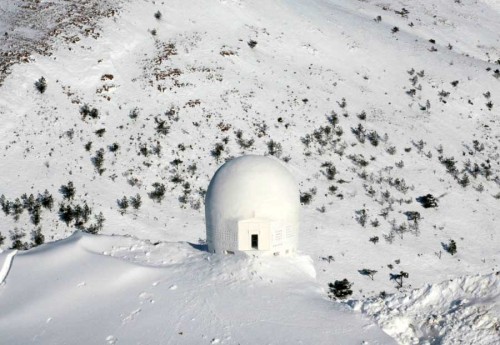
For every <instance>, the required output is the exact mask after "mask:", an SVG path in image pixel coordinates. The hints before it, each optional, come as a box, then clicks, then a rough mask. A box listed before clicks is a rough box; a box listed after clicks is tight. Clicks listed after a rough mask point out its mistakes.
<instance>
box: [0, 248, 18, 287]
mask: <svg viewBox="0 0 500 345" xmlns="http://www.w3.org/2000/svg"><path fill="white" fill-rule="evenodd" d="M16 254H17V250H12V251H10V252H9V253H8V254H7V255H6V256H5V260H4V262H3V265H2V268H1V269H0V284H3V282H4V281H5V279H7V275H8V274H9V271H10V268H11V267H12V261H14V256H15V255H16Z"/></svg>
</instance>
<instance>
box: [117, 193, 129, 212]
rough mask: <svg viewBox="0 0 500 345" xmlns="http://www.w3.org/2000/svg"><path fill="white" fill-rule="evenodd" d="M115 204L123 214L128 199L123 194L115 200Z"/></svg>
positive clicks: (127, 204)
mask: <svg viewBox="0 0 500 345" xmlns="http://www.w3.org/2000/svg"><path fill="white" fill-rule="evenodd" d="M116 204H117V205H118V207H119V208H120V214H121V215H123V214H125V212H126V211H127V208H128V206H129V203H128V199H127V197H126V196H124V197H123V198H121V199H118V200H116Z"/></svg>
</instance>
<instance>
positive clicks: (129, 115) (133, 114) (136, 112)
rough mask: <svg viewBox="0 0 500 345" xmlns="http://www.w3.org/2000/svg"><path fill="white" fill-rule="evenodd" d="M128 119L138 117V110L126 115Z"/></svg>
mask: <svg viewBox="0 0 500 345" xmlns="http://www.w3.org/2000/svg"><path fill="white" fill-rule="evenodd" d="M128 117H130V118H131V119H132V120H135V119H137V117H139V108H134V109H132V110H131V111H130V113H129V114H128Z"/></svg>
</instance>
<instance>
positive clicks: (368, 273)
mask: <svg viewBox="0 0 500 345" xmlns="http://www.w3.org/2000/svg"><path fill="white" fill-rule="evenodd" d="M358 272H359V274H361V275H362V276H368V277H370V278H371V280H373V276H375V273H377V271H375V270H370V269H368V268H363V269H362V270H359V271H358Z"/></svg>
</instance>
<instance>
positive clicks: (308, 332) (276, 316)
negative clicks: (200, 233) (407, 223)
mask: <svg viewBox="0 0 500 345" xmlns="http://www.w3.org/2000/svg"><path fill="white" fill-rule="evenodd" d="M33 267H37V268H38V269H35V270H33ZM34 282H36V283H35V284H33V283H34ZM1 289H2V291H1V300H0V310H1V317H0V334H1V335H2V336H1V338H2V343H5V344H28V343H32V342H34V343H38V344H219V343H220V344H331V341H332V339H338V341H339V342H341V343H342V344H360V343H362V341H368V342H367V343H370V344H391V343H393V340H392V339H391V338H390V337H389V336H388V335H386V334H385V333H383V332H382V331H381V330H380V329H378V328H377V327H376V326H374V325H373V324H371V322H370V321H369V320H367V319H364V318H362V317H361V316H360V314H356V313H353V312H352V311H349V310H348V309H347V308H346V307H342V306H340V305H335V304H332V303H331V302H330V301H329V300H328V299H326V298H325V297H324V295H323V294H322V288H321V287H320V286H319V285H318V284H317V282H316V281H315V280H314V268H313V266H312V263H311V260H310V259H309V258H307V257H305V256H299V257H297V258H295V259H289V258H288V259H276V260H263V259H259V258H249V257H245V256H241V257H240V256H236V257H220V256H219V257H217V256H213V255H210V254H208V253H206V252H204V251H200V250H198V249H195V248H193V247H192V246H190V245H189V244H188V243H167V242H162V243H159V244H157V245H154V244H152V243H150V242H147V241H139V240H137V239H134V238H132V237H120V236H113V237H107V236H100V237H95V236H92V235H86V234H82V233H75V234H74V235H73V236H71V237H69V238H68V239H66V240H62V241H60V242H56V243H54V244H49V245H45V246H43V247H40V248H37V249H33V250H31V251H29V252H26V253H20V254H19V255H17V256H16V261H15V263H14V267H13V270H12V272H11V273H10V274H9V276H8V281H7V284H6V285H5V286H3V287H2V288H1ZM13 325H17V326H16V327H13Z"/></svg>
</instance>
